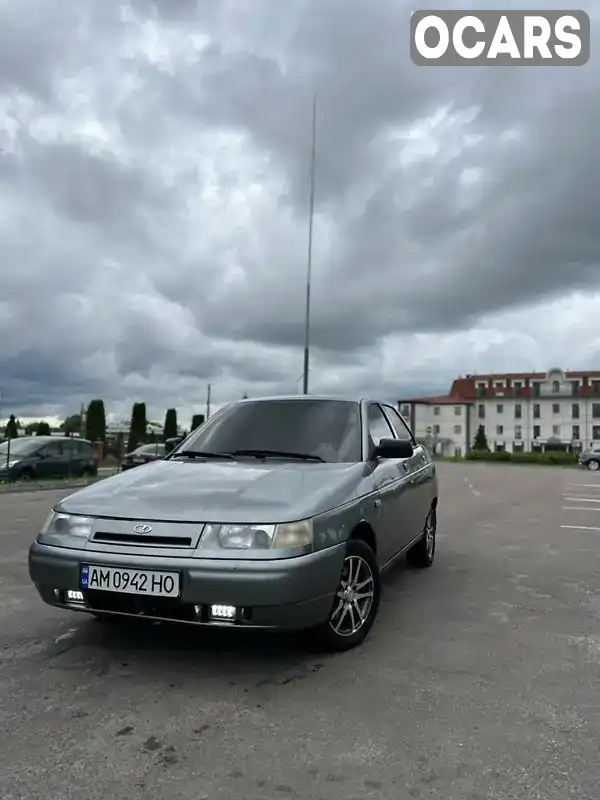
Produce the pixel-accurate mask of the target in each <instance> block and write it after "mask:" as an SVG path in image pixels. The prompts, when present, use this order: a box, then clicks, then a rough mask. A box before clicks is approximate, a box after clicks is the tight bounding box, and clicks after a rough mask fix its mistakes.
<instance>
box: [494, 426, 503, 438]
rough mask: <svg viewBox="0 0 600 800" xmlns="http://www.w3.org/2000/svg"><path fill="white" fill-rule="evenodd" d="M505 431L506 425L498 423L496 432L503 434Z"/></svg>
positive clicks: (499, 434)
mask: <svg viewBox="0 0 600 800" xmlns="http://www.w3.org/2000/svg"><path fill="white" fill-rule="evenodd" d="M503 433H504V426H503V425H496V434H497V435H498V436H502V434H503Z"/></svg>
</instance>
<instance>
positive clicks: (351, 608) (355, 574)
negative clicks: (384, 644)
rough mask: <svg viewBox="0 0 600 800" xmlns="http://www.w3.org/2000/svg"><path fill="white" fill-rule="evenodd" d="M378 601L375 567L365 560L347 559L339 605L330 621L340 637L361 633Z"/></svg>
mask: <svg viewBox="0 0 600 800" xmlns="http://www.w3.org/2000/svg"><path fill="white" fill-rule="evenodd" d="M374 597H375V581H374V578H373V572H372V570H371V567H370V566H369V564H368V563H367V562H366V561H365V559H364V558H362V557H361V556H356V555H350V556H347V557H346V559H345V560H344V566H343V569H342V580H341V585H340V588H339V590H338V592H337V596H336V600H337V602H336V604H335V607H334V609H333V612H332V614H331V617H330V619H329V625H330V626H331V629H332V630H333V631H334V633H336V634H337V635H338V636H353V635H354V634H355V633H357V632H358V631H359V630H360V629H361V628H362V627H363V625H364V624H365V622H366V621H367V620H368V619H369V614H370V613H371V608H372V607H373V599H374Z"/></svg>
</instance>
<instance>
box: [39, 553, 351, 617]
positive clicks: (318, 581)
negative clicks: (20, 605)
mask: <svg viewBox="0 0 600 800" xmlns="http://www.w3.org/2000/svg"><path fill="white" fill-rule="evenodd" d="M344 554H345V547H344V545H336V546H334V547H329V548H327V549H325V550H320V551H318V552H316V553H311V554H310V555H305V556H298V557H296V558H286V559H277V560H264V561H256V560H252V561H250V560H243V559H240V560H235V561H231V560H225V559H223V560H221V559H205V558H167V557H156V556H145V555H144V556H142V555H136V556H132V555H123V554H116V553H110V554H109V553H99V552H95V551H88V550H70V549H67V548H63V547H50V546H48V545H43V544H40V543H38V542H35V543H34V544H33V545H32V546H31V548H30V550H29V575H30V577H31V580H32V581H33V583H34V584H35V586H36V588H37V590H38V593H39V595H40V597H41V598H42V600H44V602H46V603H48V604H49V605H52V606H56V607H60V608H66V609H70V610H74V611H84V612H88V613H90V612H92V613H103V612H104V613H108V614H126V615H128V616H141V617H146V618H150V619H162V620H169V621H174V622H188V623H193V624H200V625H207V624H209V625H224V624H225V625H227V626H231V625H233V626H235V627H244V628H275V629H283V630H301V629H304V628H311V627H313V626H315V625H319V624H320V623H322V622H325V621H326V620H327V619H328V617H329V614H330V613H331V609H332V606H333V602H334V597H335V593H336V591H337V590H338V588H339V582H340V576H341V571H342V565H343V561H344ZM82 564H90V565H92V564H97V565H102V566H107V567H122V568H126V569H142V570H143V569H146V570H165V571H170V572H178V573H179V574H180V575H181V583H180V586H181V592H180V596H179V598H176V599H174V598H173V599H171V598H167V599H163V598H152V597H148V596H145V595H144V596H140V595H132V594H120V593H116V592H105V591H93V592H92V591H83V590H82V589H81V586H80V567H81V565H82ZM68 590H72V591H81V592H82V594H83V600H82V601H81V600H78V601H71V600H68V599H67V596H66V593H67V591H68ZM213 605H228V606H235V607H236V609H238V610H239V612H240V613H239V614H238V615H237V618H236V621H235V622H234V623H231V622H223V621H222V620H221V621H219V620H212V619H210V609H211V607H212V606H213Z"/></svg>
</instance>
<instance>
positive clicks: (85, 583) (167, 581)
mask: <svg viewBox="0 0 600 800" xmlns="http://www.w3.org/2000/svg"><path fill="white" fill-rule="evenodd" d="M80 583H81V588H82V589H95V590H100V591H104V592H121V593H124V594H145V595H149V596H151V597H179V573H178V572H155V571H153V570H147V569H121V568H120V567H103V566H92V565H90V564H82V565H81V581H80Z"/></svg>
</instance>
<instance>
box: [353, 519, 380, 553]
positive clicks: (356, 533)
mask: <svg viewBox="0 0 600 800" xmlns="http://www.w3.org/2000/svg"><path fill="white" fill-rule="evenodd" d="M348 538H349V539H359V540H360V541H361V542H364V543H365V544H366V545H368V546H369V547H370V548H371V550H372V551H373V553H374V554H375V555H377V537H376V535H375V531H374V530H373V528H372V527H371V525H369V523H368V522H366V520H361V522H359V523H358V525H356V527H354V528H353V530H352V532H351V534H350V536H349V537H348Z"/></svg>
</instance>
